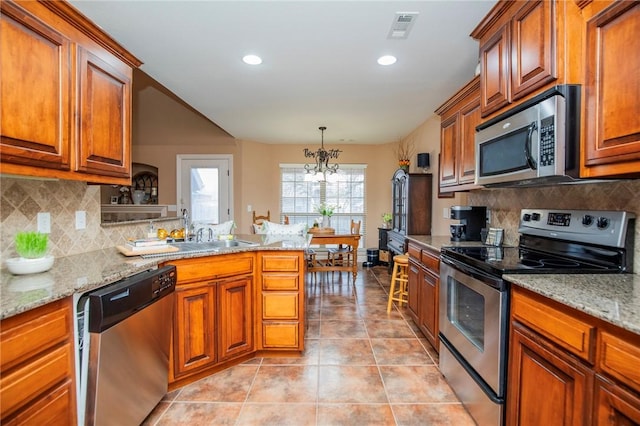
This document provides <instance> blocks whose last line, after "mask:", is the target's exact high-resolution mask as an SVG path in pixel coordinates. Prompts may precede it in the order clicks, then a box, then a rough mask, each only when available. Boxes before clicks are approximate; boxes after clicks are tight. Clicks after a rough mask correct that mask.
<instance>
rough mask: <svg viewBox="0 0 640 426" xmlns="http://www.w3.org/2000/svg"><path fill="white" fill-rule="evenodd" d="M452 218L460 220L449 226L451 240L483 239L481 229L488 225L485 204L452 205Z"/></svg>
mask: <svg viewBox="0 0 640 426" xmlns="http://www.w3.org/2000/svg"><path fill="white" fill-rule="evenodd" d="M449 217H450V218H451V219H456V220H459V221H460V223H456V224H453V225H450V226H449V229H450V231H451V241H481V240H482V239H481V237H480V231H481V230H482V229H483V228H486V226H487V208H486V207H484V206H451V214H450V216H449Z"/></svg>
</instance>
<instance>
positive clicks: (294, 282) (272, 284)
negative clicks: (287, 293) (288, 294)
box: [262, 274, 300, 291]
mask: <svg viewBox="0 0 640 426" xmlns="http://www.w3.org/2000/svg"><path fill="white" fill-rule="evenodd" d="M299 280H300V277H299V275H285V274H281V275H263V276H262V289H263V290H294V291H295V290H298V288H299Z"/></svg>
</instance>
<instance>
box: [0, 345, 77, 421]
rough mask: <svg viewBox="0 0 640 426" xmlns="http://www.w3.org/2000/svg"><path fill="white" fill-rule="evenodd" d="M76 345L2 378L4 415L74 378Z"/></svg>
mask: <svg viewBox="0 0 640 426" xmlns="http://www.w3.org/2000/svg"><path fill="white" fill-rule="evenodd" d="M72 353H73V348H72V347H71V345H70V344H66V345H64V346H62V347H59V348H58V349H56V350H54V351H52V352H50V353H48V354H46V355H44V356H42V357H40V358H38V359H37V360H35V361H34V362H31V363H29V364H27V365H25V366H24V367H22V368H20V369H18V370H15V371H13V372H11V373H10V374H6V375H3V376H2V379H0V388H1V390H0V405H1V406H2V416H3V417H4V416H8V415H10V414H12V413H13V412H15V411H16V410H17V409H18V408H20V407H21V406H23V405H26V404H27V403H29V402H30V401H32V400H33V399H34V398H35V397H37V396H38V395H40V394H42V393H43V392H45V391H46V390H48V389H50V388H52V387H53V386H55V385H56V384H57V383H59V382H62V381H64V380H66V379H67V378H68V377H71V374H72V371H71V369H72V365H73V358H72Z"/></svg>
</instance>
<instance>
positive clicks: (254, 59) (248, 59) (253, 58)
mask: <svg viewBox="0 0 640 426" xmlns="http://www.w3.org/2000/svg"><path fill="white" fill-rule="evenodd" d="M242 62H244V63H245V64H249V65H260V64H261V63H262V58H261V57H260V56H257V55H246V56H244V57H243V58H242Z"/></svg>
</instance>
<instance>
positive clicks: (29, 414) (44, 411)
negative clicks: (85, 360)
mask: <svg viewBox="0 0 640 426" xmlns="http://www.w3.org/2000/svg"><path fill="white" fill-rule="evenodd" d="M0 330H1V332H0V366H1V378H0V408H1V423H2V424H7V425H14V424H16V425H17V424H34V425H41V424H64V425H74V424H76V415H77V413H76V390H75V367H74V363H75V361H74V359H75V355H74V354H75V349H74V342H73V339H74V338H73V307H72V302H71V298H70V297H68V298H66V299H62V300H58V301H56V302H52V303H49V304H47V305H44V306H41V307H39V308H36V309H33V310H31V311H28V312H25V313H22V314H19V315H16V316H13V317H10V318H7V319H5V320H3V321H2V323H1V326H0Z"/></svg>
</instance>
